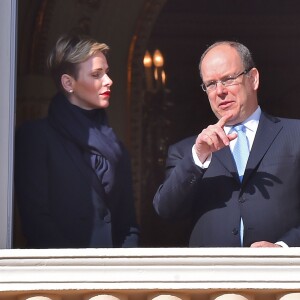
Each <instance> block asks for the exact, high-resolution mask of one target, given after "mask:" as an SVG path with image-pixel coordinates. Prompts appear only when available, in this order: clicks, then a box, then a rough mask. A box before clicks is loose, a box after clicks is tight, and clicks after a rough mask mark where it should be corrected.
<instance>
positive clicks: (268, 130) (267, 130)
mask: <svg viewBox="0 0 300 300" xmlns="http://www.w3.org/2000/svg"><path fill="white" fill-rule="evenodd" d="M281 129H282V123H281V122H280V120H279V119H277V118H275V117H271V116H269V115H266V114H264V113H263V112H262V114H261V117H260V121H259V125H258V128H257V132H256V135H255V139H254V142H253V145H252V149H251V152H250V156H249V159H248V162H247V166H246V170H245V174H244V179H243V183H244V182H246V181H247V180H248V178H249V177H250V176H251V174H252V173H253V172H255V171H256V170H257V168H258V165H259V163H260V162H261V160H262V159H263V157H264V155H265V154H266V152H267V151H268V149H269V148H270V146H271V145H272V143H273V142H274V140H275V139H276V137H277V135H278V134H279V132H280V131H281Z"/></svg>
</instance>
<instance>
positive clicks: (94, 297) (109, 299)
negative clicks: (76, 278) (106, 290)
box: [83, 294, 128, 300]
mask: <svg viewBox="0 0 300 300" xmlns="http://www.w3.org/2000/svg"><path fill="white" fill-rule="evenodd" d="M83 299H84V300H128V296H127V295H124V294H89V295H85V296H84V298H83Z"/></svg>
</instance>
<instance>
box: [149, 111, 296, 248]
mask: <svg viewBox="0 0 300 300" xmlns="http://www.w3.org/2000/svg"><path fill="white" fill-rule="evenodd" d="M195 139H196V137H191V138H188V139H185V140H183V141H181V142H179V143H177V144H175V145H173V146H171V147H170V149H169V154H168V158H167V163H166V179H165V182H164V183H163V184H162V185H161V186H160V187H159V189H158V191H157V193H156V195H155V198H154V207H155V209H156V211H157V213H158V214H159V215H160V216H162V217H164V218H170V219H172V218H186V217H189V216H192V218H193V221H194V222H193V229H192V232H191V236H190V246H191V247H198V246H199V247H238V246H240V236H239V227H240V219H241V217H242V219H243V222H244V227H245V232H244V246H245V247H247V246H250V245H251V244H252V243H253V242H256V241H262V240H265V241H269V242H273V243H274V242H277V241H283V242H285V243H286V244H287V245H289V246H300V121H299V120H289V119H283V118H275V117H271V116H268V115H266V114H264V113H262V115H261V119H260V122H259V126H258V129H257V133H256V136H255V139H254V143H253V146H252V150H251V153H250V156H249V159H248V163H247V166H246V170H245V174H244V178H243V182H242V183H240V181H239V178H238V174H237V170H236V167H235V163H234V159H233V156H232V154H231V151H230V148H229V147H225V148H223V149H221V150H220V151H217V152H215V153H213V155H212V160H211V163H210V165H209V167H208V169H206V170H203V169H201V168H200V167H198V166H196V165H195V163H194V161H193V158H192V150H191V149H192V146H193V144H194V142H195Z"/></svg>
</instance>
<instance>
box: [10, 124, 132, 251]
mask: <svg viewBox="0 0 300 300" xmlns="http://www.w3.org/2000/svg"><path fill="white" fill-rule="evenodd" d="M123 159H124V164H121V166H122V167H121V168H119V169H118V170H117V172H116V173H117V176H118V178H116V180H115V183H116V184H115V186H114V188H113V189H112V193H111V194H110V195H109V199H108V201H104V198H103V195H102V193H103V190H101V189H99V188H97V185H98V186H99V183H100V181H99V180H98V178H97V177H96V174H95V173H94V171H93V170H92V169H91V167H90V166H89V165H88V164H86V163H85V162H84V161H83V158H82V153H81V152H80V149H79V148H78V147H77V146H75V144H73V143H72V142H69V141H68V140H67V139H66V138H64V137H62V136H61V135H60V134H59V133H58V132H57V131H56V130H55V129H53V127H52V126H51V125H50V124H49V122H48V119H44V120H39V121H35V122H31V123H28V124H26V125H24V126H22V127H21V128H20V129H19V130H18V131H17V134H16V155H15V189H16V194H17V200H18V207H19V210H20V216H21V221H22V229H23V231H24V233H25V236H26V238H27V240H28V247H30V248H61V247H64V248H79V247H80V248H85V247H131V246H132V247H135V246H137V232H138V231H137V226H136V223H135V212H134V206H133V199H132V198H133V197H132V189H131V175H130V172H129V171H130V168H129V160H128V157H127V156H125V154H124V156H123ZM99 236H101V239H100V241H99V238H98V237H99ZM93 240H94V241H93ZM95 240H96V242H95Z"/></svg>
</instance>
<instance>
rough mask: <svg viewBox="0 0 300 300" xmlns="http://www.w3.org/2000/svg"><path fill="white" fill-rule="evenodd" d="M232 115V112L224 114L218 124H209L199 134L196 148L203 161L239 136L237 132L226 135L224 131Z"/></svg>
mask: <svg viewBox="0 0 300 300" xmlns="http://www.w3.org/2000/svg"><path fill="white" fill-rule="evenodd" d="M231 117H232V114H228V115H225V116H223V117H222V118H221V119H220V120H219V121H218V122H217V123H216V124H214V125H209V126H208V127H207V128H205V129H203V130H202V132H201V133H200V134H199V135H198V137H197V139H196V142H195V150H196V153H197V156H198V158H199V160H200V161H201V162H202V163H204V162H205V160H206V159H207V158H208V156H209V155H210V154H211V153H213V152H215V151H218V150H220V149H222V148H223V147H226V146H228V145H229V142H230V141H232V140H234V139H235V138H236V137H237V134H236V133H231V134H228V135H226V134H225V132H224V126H225V124H226V122H227V121H228V120H229V119H230V118H231Z"/></svg>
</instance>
